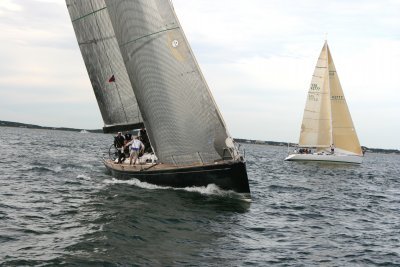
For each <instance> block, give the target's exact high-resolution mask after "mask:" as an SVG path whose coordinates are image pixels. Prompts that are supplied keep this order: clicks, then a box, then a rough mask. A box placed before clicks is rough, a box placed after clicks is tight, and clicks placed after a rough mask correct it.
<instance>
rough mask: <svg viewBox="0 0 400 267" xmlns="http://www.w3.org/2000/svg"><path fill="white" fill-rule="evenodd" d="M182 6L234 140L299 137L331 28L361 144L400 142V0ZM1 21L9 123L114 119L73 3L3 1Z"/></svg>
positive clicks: (3, 105)
mask: <svg viewBox="0 0 400 267" xmlns="http://www.w3.org/2000/svg"><path fill="white" fill-rule="evenodd" d="M173 4H174V7H175V10H176V12H177V15H178V17H179V20H180V22H181V24H182V27H183V29H184V30H185V34H186V35H187V37H188V40H189V42H190V44H191V46H192V48H193V51H194V53H195V55H196V58H197V60H198V61H199V64H200V66H201V69H202V71H203V73H204V75H205V77H206V79H207V82H208V84H209V86H210V88H211V91H212V93H213V95H214V97H215V99H216V102H217V104H218V106H219V108H220V110H221V112H222V114H223V117H224V119H225V121H226V122H227V124H228V127H229V130H230V132H231V134H232V135H233V136H235V137H243V138H252V139H261V140H279V141H292V142H295V141H297V139H298V135H299V128H300V124H301V119H302V113H303V109H304V104H305V99H306V93H307V88H308V86H309V83H310V81H311V75H312V73H313V71H314V66H315V63H316V61H317V57H318V55H319V53H320V51H321V48H322V45H323V42H324V39H325V35H326V33H328V42H329V45H330V48H331V50H332V54H333V59H334V61H335V65H336V68H337V71H338V74H339V77H340V81H341V83H342V86H343V89H344V93H345V95H346V98H347V101H348V104H349V107H350V111H351V113H352V116H353V121H354V123H355V127H356V129H357V132H358V135H359V137H360V140H361V142H362V143H363V144H365V145H367V146H374V147H386V148H392V147H396V148H400V143H399V141H398V135H399V134H400V125H399V124H398V123H395V122H396V121H397V120H398V119H397V118H396V116H397V115H396V114H399V113H400V108H399V105H398V99H399V98H400V93H399V92H400V91H399V84H400V80H399V79H400V76H399V75H398V73H399V72H400V68H399V64H398V62H400V32H399V30H398V29H399V28H400V17H399V16H398V10H400V3H399V1H398V0H383V1H376V0H363V1H359V0H352V1H348V0H337V1H324V2H321V1H319V0H304V1H289V0H269V1H265V0H249V1H239V0H219V1H211V0H201V1H200V0H197V1H194V0H193V1H187V0H174V1H173ZM0 27H1V29H2V34H1V35H0V42H1V43H2V49H0V58H1V59H2V60H1V61H0V110H1V113H0V114H1V116H2V117H1V118H0V119H4V120H17V121H22V122H32V123H37V124H44V125H55V126H67V127H79V128H100V127H101V126H102V120H101V117H100V113H99V110H98V108H97V104H96V100H95V97H94V94H93V92H92V89H91V85H90V83H89V78H88V75H87V73H86V70H85V67H84V63H83V60H82V57H81V55H80V51H79V48H78V45H77V43H76V39H75V35H74V32H73V29H72V25H71V22H70V18H69V15H68V11H67V8H66V5H65V2H64V1H63V0H30V1H26V0H1V1H0ZM3 116H4V117H3ZM378 129H379V130H378Z"/></svg>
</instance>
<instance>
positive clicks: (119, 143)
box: [114, 132, 125, 163]
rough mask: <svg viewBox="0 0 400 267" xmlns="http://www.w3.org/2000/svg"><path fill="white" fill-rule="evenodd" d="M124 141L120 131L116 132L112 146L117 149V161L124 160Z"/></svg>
mask: <svg viewBox="0 0 400 267" xmlns="http://www.w3.org/2000/svg"><path fill="white" fill-rule="evenodd" d="M124 142H125V138H124V136H123V135H122V133H121V132H118V134H117V136H115V137H114V146H115V148H116V149H117V151H118V163H122V162H123V161H125V153H124Z"/></svg>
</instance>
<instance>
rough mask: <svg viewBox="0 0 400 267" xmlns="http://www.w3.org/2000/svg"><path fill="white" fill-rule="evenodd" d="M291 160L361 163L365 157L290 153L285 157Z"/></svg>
mask: <svg viewBox="0 0 400 267" xmlns="http://www.w3.org/2000/svg"><path fill="white" fill-rule="evenodd" d="M285 160H289V161H324V162H337V163H354V164H361V163H362V161H363V157H361V156H356V155H344V154H339V155H338V154H333V155H332V154H290V155H289V156H287V157H286V158H285Z"/></svg>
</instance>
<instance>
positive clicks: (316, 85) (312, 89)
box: [310, 83, 321, 92]
mask: <svg viewBox="0 0 400 267" xmlns="http://www.w3.org/2000/svg"><path fill="white" fill-rule="evenodd" d="M320 90H321V88H320V87H319V86H318V84H316V83H312V84H311V87H310V91H318V92H319V91H320Z"/></svg>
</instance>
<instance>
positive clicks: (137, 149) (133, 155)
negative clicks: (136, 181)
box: [125, 137, 144, 165]
mask: <svg viewBox="0 0 400 267" xmlns="http://www.w3.org/2000/svg"><path fill="white" fill-rule="evenodd" d="M125 146H129V152H130V156H129V159H130V160H129V165H132V160H133V164H136V160H137V159H138V158H139V154H140V153H141V152H144V145H143V143H142V141H140V140H139V138H138V137H135V138H133V139H132V141H130V142H129V143H127V144H126V145H125Z"/></svg>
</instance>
